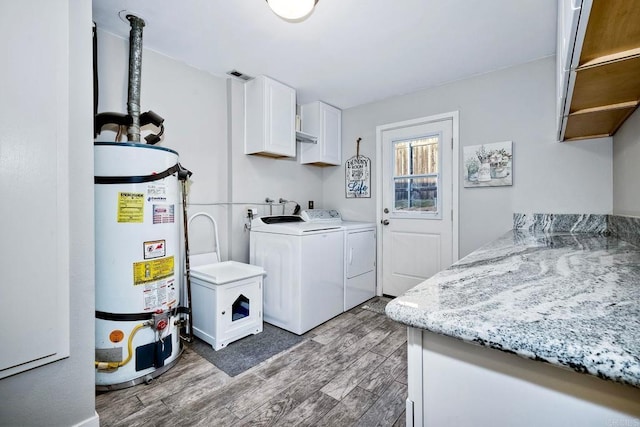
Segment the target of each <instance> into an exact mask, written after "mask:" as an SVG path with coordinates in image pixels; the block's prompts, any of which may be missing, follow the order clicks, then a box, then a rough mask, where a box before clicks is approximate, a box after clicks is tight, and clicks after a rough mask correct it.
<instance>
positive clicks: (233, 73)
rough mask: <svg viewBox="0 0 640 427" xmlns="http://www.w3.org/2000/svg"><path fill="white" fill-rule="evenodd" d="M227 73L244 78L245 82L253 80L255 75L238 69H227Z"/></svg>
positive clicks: (237, 77) (240, 78)
mask: <svg viewBox="0 0 640 427" xmlns="http://www.w3.org/2000/svg"><path fill="white" fill-rule="evenodd" d="M227 74H228V75H230V76H231V77H235V78H236V79H239V80H242V81H244V82H246V81H249V80H251V79H252V78H253V77H251V76H247V75H246V74H243V73H241V72H240V71H238V70H231V71H227Z"/></svg>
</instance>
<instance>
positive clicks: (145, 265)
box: [133, 256, 174, 285]
mask: <svg viewBox="0 0 640 427" xmlns="http://www.w3.org/2000/svg"><path fill="white" fill-rule="evenodd" d="M173 267H174V261H173V256H170V257H166V258H160V259H149V260H146V261H141V262H134V263H133V284H134V285H144V284H146V283H149V282H154V281H156V280H160V279H166V278H167V277H171V276H173V273H174V271H173Z"/></svg>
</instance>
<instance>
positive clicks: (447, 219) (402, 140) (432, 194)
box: [377, 113, 458, 296]
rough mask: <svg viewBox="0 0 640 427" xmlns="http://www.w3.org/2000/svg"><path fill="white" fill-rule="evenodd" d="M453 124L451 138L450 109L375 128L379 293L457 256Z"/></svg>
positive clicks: (402, 286) (402, 287)
mask: <svg viewBox="0 0 640 427" xmlns="http://www.w3.org/2000/svg"><path fill="white" fill-rule="evenodd" d="M454 122H455V123H454ZM454 127H455V129H456V132H455V137H456V138H455V139H457V114H455V113H451V114H447V115H443V116H437V117H431V118H424V119H418V120H411V121H408V122H402V123H394V124H391V125H385V126H379V127H378V129H377V130H378V146H379V147H378V148H379V151H378V153H379V158H380V162H379V167H380V169H381V170H382V174H381V179H380V180H379V185H378V187H379V188H378V200H379V201H381V202H380V203H378V206H379V208H380V211H381V212H379V218H380V223H381V224H382V225H381V228H382V229H381V233H380V234H381V236H382V239H381V246H382V247H381V250H380V253H381V254H382V259H381V262H380V265H381V269H382V271H381V274H380V277H381V278H382V293H383V294H387V295H392V296H398V295H401V294H403V293H404V292H406V291H407V290H408V289H410V288H412V287H414V286H416V285H417V284H419V283H420V282H422V281H424V280H425V279H427V278H429V277H431V276H433V275H434V274H435V273H437V272H438V271H440V270H443V269H445V268H447V267H449V266H450V265H451V264H452V263H453V262H454V261H455V260H456V259H457V254H458V245H457V220H454V218H455V217H457V212H455V211H457V179H455V176H456V174H457V158H458V157H457V152H458V151H457V148H456V149H455V150H454V147H457V143H455V141H454ZM454 154H455V155H454ZM454 183H455V185H454Z"/></svg>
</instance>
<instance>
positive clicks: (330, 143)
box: [320, 104, 342, 165]
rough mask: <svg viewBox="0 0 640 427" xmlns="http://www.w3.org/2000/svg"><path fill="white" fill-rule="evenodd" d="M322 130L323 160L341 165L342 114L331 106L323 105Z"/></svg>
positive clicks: (321, 108)
mask: <svg viewBox="0 0 640 427" xmlns="http://www.w3.org/2000/svg"><path fill="white" fill-rule="evenodd" d="M320 123H321V125H320V128H321V129H322V132H321V134H322V142H323V144H322V147H321V149H322V160H323V162H325V163H327V164H332V165H340V161H341V158H342V144H341V141H342V112H341V111H340V110H338V109H337V108H334V107H332V106H330V105H326V104H321V107H320Z"/></svg>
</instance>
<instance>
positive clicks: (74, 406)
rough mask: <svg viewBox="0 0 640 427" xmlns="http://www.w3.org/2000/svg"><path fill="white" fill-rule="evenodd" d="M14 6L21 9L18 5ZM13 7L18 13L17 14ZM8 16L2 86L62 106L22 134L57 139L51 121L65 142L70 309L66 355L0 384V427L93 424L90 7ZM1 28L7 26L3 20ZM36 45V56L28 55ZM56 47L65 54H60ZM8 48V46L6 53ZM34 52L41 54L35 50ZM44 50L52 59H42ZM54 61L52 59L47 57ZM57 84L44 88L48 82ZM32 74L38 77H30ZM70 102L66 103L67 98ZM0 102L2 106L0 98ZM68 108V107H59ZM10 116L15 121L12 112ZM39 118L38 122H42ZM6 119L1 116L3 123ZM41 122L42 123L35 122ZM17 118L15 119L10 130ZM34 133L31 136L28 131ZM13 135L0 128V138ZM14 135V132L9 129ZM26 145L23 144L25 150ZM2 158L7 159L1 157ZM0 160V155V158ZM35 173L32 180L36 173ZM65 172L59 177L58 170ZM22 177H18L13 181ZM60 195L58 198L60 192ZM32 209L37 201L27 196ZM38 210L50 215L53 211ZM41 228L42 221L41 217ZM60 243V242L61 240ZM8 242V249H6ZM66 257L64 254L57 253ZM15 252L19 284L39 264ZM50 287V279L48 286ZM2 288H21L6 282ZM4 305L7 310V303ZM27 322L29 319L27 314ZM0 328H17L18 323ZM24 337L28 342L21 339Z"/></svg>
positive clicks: (35, 8)
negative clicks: (8, 55) (54, 98)
mask: <svg viewBox="0 0 640 427" xmlns="http://www.w3.org/2000/svg"><path fill="white" fill-rule="evenodd" d="M18 5H19V6H18ZM16 8H18V9H17V10H16ZM5 12H7V15H6V16H7V17H8V18H9V19H10V22H11V25H1V26H0V40H1V41H0V46H1V47H2V49H0V50H3V51H4V48H5V47H7V48H9V49H10V51H11V52H12V55H16V53H17V52H20V50H21V49H22V50H23V59H24V60H23V61H22V62H14V61H12V62H5V63H3V66H2V69H3V71H6V70H7V69H8V70H10V71H11V70H13V71H14V72H13V73H12V72H9V73H7V74H3V72H2V71H0V76H3V77H5V78H2V79H0V80H2V84H7V85H15V86H20V87H22V88H23V90H24V96H25V97H27V98H29V97H32V99H34V100H36V99H41V96H44V94H43V93H40V92H44V93H47V92H54V93H55V94H56V95H60V96H61V99H59V100H58V102H57V103H54V104H52V105H34V106H33V113H34V114H36V113H37V114H39V116H37V117H36V116H34V118H33V121H32V122H31V123H30V124H29V126H30V127H31V129H30V130H29V132H25V135H32V134H33V133H34V132H36V133H39V132H43V133H44V134H48V135H51V138H52V143H55V141H54V140H55V138H59V137H65V136H63V135H60V134H57V133H56V129H52V128H51V127H48V128H47V127H45V128H43V129H37V128H38V127H42V126H44V125H43V123H47V122H50V121H53V122H54V123H55V122H56V121H57V122H58V123H60V127H59V128H60V129H64V132H62V133H64V135H66V136H68V138H69V158H68V167H69V169H68V172H69V194H70V200H69V205H70V206H69V212H70V215H69V244H68V251H69V265H68V271H69V278H70V282H69V291H70V298H69V306H70V313H69V314H70V348H69V349H70V356H69V357H68V358H66V359H64V360H61V361H58V362H53V363H50V364H48V365H46V366H43V367H40V368H35V369H32V370H30V371H27V372H23V373H20V374H17V375H14V376H12V377H8V378H5V379H2V380H0V396H2V399H0V425H7V426H43V425H50V426H54V425H55V426H70V425H85V426H89V425H97V417H96V414H95V409H94V408H95V394H94V390H95V386H94V368H93V360H94V327H93V325H94V288H93V284H94V257H93V253H94V241H93V148H92V144H91V141H92V137H93V132H92V101H91V100H92V82H91V2H89V1H78V0H74V1H67V0H56V1H50V2H41V1H38V0H28V1H22V2H13V3H12V6H11V12H8V11H7V10H5ZM3 23H5V24H6V23H7V21H3ZM34 40H37V43H38V49H36V50H34V49H32V47H31V46H32V45H31V44H32V42H33V41H34ZM61 40H62V45H63V46H64V47H63V48H60V44H59V43H60V41H61ZM9 46H10V47H9ZM40 49H41V50H42V51H40ZM45 51H50V52H54V53H55V55H42V54H41V52H45ZM52 56H53V57H54V58H55V59H54V60H50V59H51V57H52ZM24 67H31V70H38V71H39V72H40V73H41V75H39V76H37V77H35V79H38V80H30V76H33V74H34V73H31V72H24V73H22V75H21V78H20V79H17V80H16V79H9V80H7V79H6V76H7V75H15V74H17V73H15V71H20V70H24ZM47 73H49V75H48V77H49V78H51V76H55V77H53V79H54V80H55V82H56V83H55V84H53V85H49V86H47V83H43V82H46V81H47V79H44V78H43V76H44V75H45V74H47ZM35 74H37V73H35ZM67 95H68V98H66V96H67ZM0 102H2V99H1V98H0ZM64 105H68V109H66V108H58V107H61V106H64ZM15 114H18V112H16V113H15ZM43 115H44V117H43ZM3 118H4V119H6V117H3ZM39 119H40V120H39ZM21 120H22V118H21V117H16V120H15V123H14V125H15V124H17V123H21ZM34 128H35V129H36V130H34ZM7 130H11V129H0V134H5V131H7ZM14 131H15V129H14ZM29 143H30V141H29V140H28V139H26V140H25V141H24V144H29ZM4 154H6V153H4ZM1 155H3V153H2V150H0V156H1ZM33 173H36V174H37V173H38V169H37V167H34V170H33ZM63 173H64V171H63ZM21 178H22V179H24V178H27V177H16V179H21ZM62 192H64V191H62ZM31 197H32V203H33V204H35V205H36V206H37V205H38V203H39V202H38V197H37V195H31ZM38 209H40V210H41V212H48V211H49V210H51V206H43V205H42V202H40V206H39V207H38ZM41 219H42V220H43V221H46V220H47V219H48V218H47V217H46V216H45V217H42V218H41ZM12 226H13V227H18V228H20V227H29V228H30V229H37V227H38V226H37V224H33V223H29V222H28V223H25V224H12ZM65 241H66V238H65ZM5 243H6V242H5ZM50 250H51V248H42V252H41V253H40V254H39V255H40V256H47V253H48V252H50ZM62 250H64V248H63V249H62ZM22 255H23V254H20V253H19V251H14V250H11V247H10V246H5V249H4V250H3V260H4V261H5V262H9V263H10V264H11V265H12V266H13V267H15V266H18V268H22V269H23V270H24V280H29V277H30V276H29V271H30V270H31V269H33V268H34V267H37V260H36V261H34V260H33V259H29V258H28V257H24V256H22ZM52 280H55V279H52ZM3 285H4V286H20V283H5V284H3ZM5 303H7V302H6V301H5ZM25 315H29V313H28V307H25ZM5 327H13V328H20V319H15V322H14V323H13V324H11V325H5ZM25 338H27V339H28V338H29V337H25ZM11 348H12V343H11V342H6V341H5V348H4V351H11Z"/></svg>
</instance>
